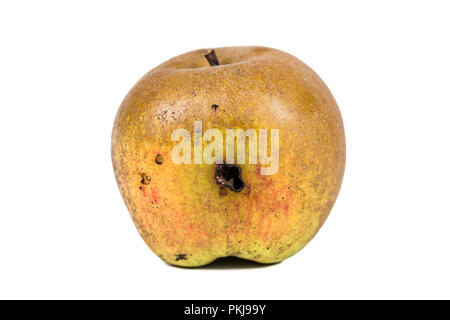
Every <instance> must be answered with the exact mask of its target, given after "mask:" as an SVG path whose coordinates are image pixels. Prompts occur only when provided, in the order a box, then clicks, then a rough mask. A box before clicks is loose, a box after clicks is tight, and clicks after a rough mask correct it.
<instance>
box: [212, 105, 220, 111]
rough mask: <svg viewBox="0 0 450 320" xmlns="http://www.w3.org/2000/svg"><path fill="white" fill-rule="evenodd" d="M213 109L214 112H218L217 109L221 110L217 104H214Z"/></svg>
mask: <svg viewBox="0 0 450 320" xmlns="http://www.w3.org/2000/svg"><path fill="white" fill-rule="evenodd" d="M211 108H212V109H213V110H214V111H216V110H217V108H219V106H218V105H217V104H213V105H212V106H211Z"/></svg>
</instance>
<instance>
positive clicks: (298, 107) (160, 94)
mask: <svg viewBox="0 0 450 320" xmlns="http://www.w3.org/2000/svg"><path fill="white" fill-rule="evenodd" d="M239 142H240V144H239ZM242 143H244V144H242ZM222 147H223V148H222ZM112 161H113V166H114V173H115V176H116V180H117V183H118V185H119V189H120V192H121V194H122V197H123V199H124V200H125V203H126V206H127V208H128V210H129V212H130V214H131V217H132V219H133V221H134V223H135V225H136V227H137V229H138V231H139V233H140V234H141V236H142V238H143V239H144V240H145V242H146V243H147V245H148V246H149V247H150V248H151V249H152V250H153V252H154V253H156V254H157V255H158V256H159V257H160V258H161V259H163V260H164V261H166V262H168V263H169V264H173V265H179V266H189V267H194V266H202V265H205V264H208V263H210V262H212V261H214V260H215V259H217V258H220V257H227V256H235V257H239V258H242V259H248V260H252V261H256V262H260V263H275V262H279V261H282V260H284V259H286V258H288V257H290V256H292V255H294V254H295V253H297V252H298V251H299V250H301V249H302V248H303V247H304V246H305V245H306V244H307V243H308V242H309V241H310V240H311V239H312V238H313V237H314V235H315V234H316V233H317V232H318V230H319V229H320V227H321V226H322V224H323V223H324V221H325V219H326V218H327V216H328V214H329V212H330V210H331V208H332V206H333V204H334V202H335V200H336V197H337V195H338V192H339V188H340V185H341V182H342V178H343V173H344V165H345V137H344V128H343V123H342V119H341V115H340V112H339V109H338V106H337V104H336V101H335V99H334V98H333V96H332V94H331V92H330V91H329V89H328V88H327V86H326V85H325V83H324V82H323V81H322V80H321V79H320V78H319V76H318V75H317V74H316V73H315V72H314V71H313V70H311V69H310V68H309V67H308V66H307V65H305V64H304V63H303V62H301V61H300V60H298V59H297V58H295V57H294V56H292V55H289V54H287V53H285V52H282V51H279V50H275V49H271V48H264V47H228V48H217V49H214V50H210V49H200V50H195V51H191V52H188V53H185V54H182V55H180V56H177V57H175V58H172V59H170V60H168V61H166V62H164V63H163V64H161V65H159V66H158V67H156V68H154V69H153V70H151V71H150V72H148V73H147V74H146V75H145V76H144V77H143V78H141V79H140V80H139V81H138V82H137V83H136V84H135V86H134V87H133V88H132V89H131V90H130V92H129V93H128V95H127V96H126V97H125V99H124V101H123V102H122V104H121V106H120V109H119V111H118V113H117V116H116V120H115V123H114V129H113V134H112Z"/></svg>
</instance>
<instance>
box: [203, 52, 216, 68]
mask: <svg viewBox="0 0 450 320" xmlns="http://www.w3.org/2000/svg"><path fill="white" fill-rule="evenodd" d="M205 58H206V60H208V62H209V65H210V66H211V67H215V66H218V65H219V60H217V56H216V51H214V49H212V50H209V51H208V52H207V53H206V54H205Z"/></svg>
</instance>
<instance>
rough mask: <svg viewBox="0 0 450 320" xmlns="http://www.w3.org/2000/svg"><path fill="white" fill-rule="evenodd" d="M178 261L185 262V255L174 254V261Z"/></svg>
mask: <svg viewBox="0 0 450 320" xmlns="http://www.w3.org/2000/svg"><path fill="white" fill-rule="evenodd" d="M178 260H187V257H186V254H185V253H180V254H176V255H175V261H178Z"/></svg>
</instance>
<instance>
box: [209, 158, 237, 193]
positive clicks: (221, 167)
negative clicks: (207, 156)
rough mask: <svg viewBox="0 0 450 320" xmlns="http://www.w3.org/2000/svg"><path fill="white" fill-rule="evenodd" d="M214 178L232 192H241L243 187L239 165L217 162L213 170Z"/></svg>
mask: <svg viewBox="0 0 450 320" xmlns="http://www.w3.org/2000/svg"><path fill="white" fill-rule="evenodd" d="M214 178H215V179H216V182H217V184H218V185H220V186H224V187H226V188H228V189H230V190H231V191H233V192H241V191H242V189H244V187H245V183H244V181H243V180H242V170H241V168H240V167H239V166H236V165H231V164H217V165H216V169H215V170H214Z"/></svg>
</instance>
